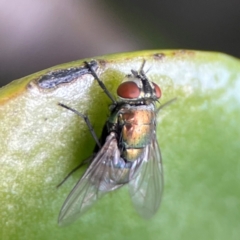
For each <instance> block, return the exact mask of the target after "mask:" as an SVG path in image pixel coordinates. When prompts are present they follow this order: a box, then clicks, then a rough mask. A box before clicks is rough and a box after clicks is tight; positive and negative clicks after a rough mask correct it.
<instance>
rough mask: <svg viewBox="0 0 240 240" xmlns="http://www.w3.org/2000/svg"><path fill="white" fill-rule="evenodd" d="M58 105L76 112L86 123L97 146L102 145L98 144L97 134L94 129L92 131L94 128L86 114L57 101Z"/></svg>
mask: <svg viewBox="0 0 240 240" xmlns="http://www.w3.org/2000/svg"><path fill="white" fill-rule="evenodd" d="M58 105H59V106H61V107H64V108H66V109H68V110H70V111H72V112H74V113H75V114H77V115H78V116H79V117H81V118H83V120H84V121H85V123H86V124H87V126H88V129H89V130H90V133H91V135H92V137H93V139H94V140H95V142H96V144H97V145H98V147H99V148H101V147H102V146H101V144H100V142H99V140H98V137H97V135H96V133H95V131H94V129H93V126H92V124H91V123H90V121H89V118H88V116H86V115H84V114H82V113H80V112H78V111H77V110H75V109H73V108H71V107H68V106H67V105H64V104H62V103H58Z"/></svg>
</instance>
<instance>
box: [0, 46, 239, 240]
mask: <svg viewBox="0 0 240 240" xmlns="http://www.w3.org/2000/svg"><path fill="white" fill-rule="evenodd" d="M143 59H145V60H146V65H145V69H146V70H147V76H148V77H149V79H150V80H151V81H153V82H156V83H157V84H158V85H159V86H160V88H161V91H162V97H161V99H160V103H159V106H160V105H161V104H164V103H165V102H167V101H168V100H170V99H172V98H175V97H177V98H178V100H177V101H176V102H175V103H174V104H172V105H170V106H169V107H166V108H164V109H162V111H160V113H159V115H158V122H157V136H158V141H159V144H160V148H161V153H162V158H163V165H164V178H165V186H164V195H163V200H162V204H161V207H160V209H159V211H158V213H157V214H156V215H155V216H154V217H153V218H152V219H150V220H144V219H142V218H140V217H139V215H138V214H137V213H136V212H135V210H134V208H133V206H132V203H131V200H130V198H129V194H128V189H127V188H126V187H123V188H121V189H120V190H117V191H114V192H112V193H109V194H107V195H106V196H104V197H103V198H102V199H101V200H99V201H98V202H97V203H96V204H95V205H94V206H93V207H92V208H91V209H89V210H88V212H87V213H86V214H84V215H83V216H82V217H81V218H80V219H78V220H77V221H76V222H74V223H73V224H72V225H69V226H67V227H65V228H60V227H59V226H58V224H57V218H58V214H59V211H60V209H61V206H62V204H63V202H64V200H65V198H66V197H67V195H68V193H69V192H70V191H71V189H72V188H73V186H74V185H75V183H76V182H77V181H78V179H79V178H80V176H81V175H82V173H83V172H84V170H85V169H86V167H83V168H80V169H79V170H78V171H76V172H75V173H74V174H72V175H71V176H70V177H69V179H68V180H67V181H66V182H65V183H64V184H63V185H62V186H61V187H59V188H56V186H57V185H58V184H59V183H60V182H61V181H62V180H63V179H64V177H65V176H66V175H67V174H68V173H69V172H70V171H71V170H72V169H73V168H74V167H76V166H77V165H79V163H81V162H82V161H83V160H85V159H87V158H88V157H89V156H90V155H91V153H92V152H93V149H94V145H95V142H94V140H93V139H92V137H91V134H90V133H89V130H88V129H87V127H86V124H85V123H84V121H83V120H82V119H81V118H79V117H77V116H76V115H75V114H74V113H72V112H70V111H64V110H63V109H62V108H61V107H60V106H59V105H58V103H59V102H61V103H63V104H66V105H68V106H70V107H72V108H74V109H76V110H78V111H79V112H81V113H86V114H87V115H88V116H89V118H90V120H91V123H92V124H93V126H94V129H95V131H96V132H97V135H98V136H100V134H101V131H102V127H103V125H104V123H105V121H106V119H107V117H108V114H109V110H108V105H109V104H110V103H111V101H110V100H109V98H108V97H107V96H106V94H104V92H103V91H102V90H101V89H100V88H99V86H98V84H97V82H96V81H95V80H94V79H93V77H92V76H91V75H90V74H89V72H88V71H86V70H84V68H83V66H84V63H83V62H84V61H91V60H94V61H95V62H96V63H97V64H96V66H95V67H96V72H97V74H98V75H99V76H100V78H101V79H102V80H103V81H104V84H105V85H106V86H107V88H108V89H109V90H110V92H111V93H113V94H114V96H116V89H117V87H118V85H119V84H120V83H121V82H122V81H123V78H124V76H125V75H126V74H128V73H130V71H131V69H134V70H138V69H139V67H140V66H141V63H142V61H143ZM239 89H240V61H239V60H238V59H236V58H233V57H231V56H227V55H225V54H222V53H210V52H199V51H189V50H152V51H141V52H132V53H121V54H114V55H108V56H101V57H95V58H93V59H84V60H80V61H75V62H70V63H66V64H62V65H58V66H55V67H52V68H49V69H46V70H43V71H41V72H38V73H35V74H32V75H30V76H27V77H25V78H21V79H18V80H15V81H13V82H12V83H10V84H8V85H7V86H5V87H3V88H1V89H0V121H1V127H0V136H1V138H0V141H1V142H0V166H1V170H0V171H1V174H0V181H1V185H0V186H1V187H0V192H1V195H0V201H1V204H0V216H1V221H0V236H1V239H123V238H124V239H163V240H164V239H167V240H171V239H218V240H221V239H239V236H240V228H239V219H240V191H239V181H240V161H239V155H240V148H239V146H238V145H239V143H238V140H239V139H240V128H239V126H238V125H239V122H240V97H239V96H240V95H239Z"/></svg>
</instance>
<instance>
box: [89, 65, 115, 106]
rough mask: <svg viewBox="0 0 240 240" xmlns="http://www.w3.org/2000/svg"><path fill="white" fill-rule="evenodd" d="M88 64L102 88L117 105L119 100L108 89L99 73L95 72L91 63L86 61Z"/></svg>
mask: <svg viewBox="0 0 240 240" xmlns="http://www.w3.org/2000/svg"><path fill="white" fill-rule="evenodd" d="M84 63H85V64H86V66H87V67H88V68H89V70H90V72H91V74H92V76H93V77H94V78H95V79H96V80H97V82H98V84H99V86H100V87H101V88H102V90H103V91H104V92H105V93H106V94H107V96H108V97H109V98H110V99H111V101H112V102H113V104H114V105H117V102H116V101H115V99H114V97H113V96H112V94H111V93H110V92H109V91H108V89H107V88H106V86H105V84H104V83H103V82H102V80H101V79H100V78H99V77H98V75H97V73H96V72H95V70H94V69H93V68H92V66H91V64H90V63H88V62H84Z"/></svg>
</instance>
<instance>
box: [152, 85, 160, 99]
mask: <svg viewBox="0 0 240 240" xmlns="http://www.w3.org/2000/svg"><path fill="white" fill-rule="evenodd" d="M153 86H154V89H155V94H156V97H157V98H160V97H161V96H162V91H161V89H160V87H159V86H158V85H157V84H156V83H154V82H153Z"/></svg>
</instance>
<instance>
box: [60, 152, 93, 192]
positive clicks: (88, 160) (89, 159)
mask: <svg viewBox="0 0 240 240" xmlns="http://www.w3.org/2000/svg"><path fill="white" fill-rule="evenodd" d="M93 158H94V156H91V157H89V158H87V159H86V160H84V161H83V162H81V163H80V164H79V165H77V166H76V167H75V168H74V169H73V170H72V171H71V172H70V173H68V175H67V176H66V177H65V178H64V179H63V180H62V181H61V182H60V183H59V184H58V185H57V188H59V187H60V186H62V184H63V183H65V181H66V180H67V179H68V178H69V177H70V176H71V175H72V174H73V173H75V172H76V171H77V170H78V169H79V168H80V167H82V166H83V165H85V164H88V163H89V162H91V161H92V159H93Z"/></svg>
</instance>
